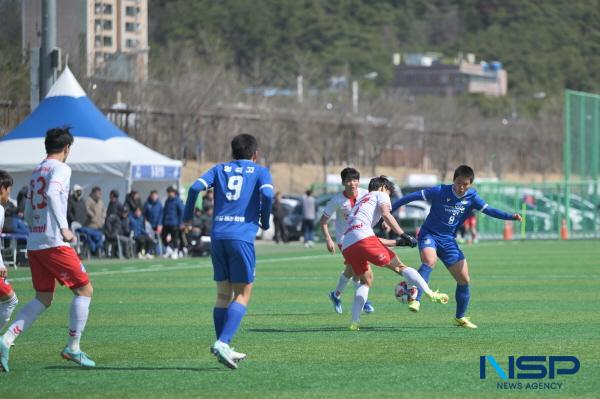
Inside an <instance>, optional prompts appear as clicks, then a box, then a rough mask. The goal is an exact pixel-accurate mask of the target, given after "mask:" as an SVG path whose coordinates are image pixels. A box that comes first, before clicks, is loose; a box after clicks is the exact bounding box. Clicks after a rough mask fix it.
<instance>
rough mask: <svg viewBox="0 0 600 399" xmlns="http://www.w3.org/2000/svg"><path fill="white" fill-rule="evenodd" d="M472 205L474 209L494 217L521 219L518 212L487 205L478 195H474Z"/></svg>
mask: <svg viewBox="0 0 600 399" xmlns="http://www.w3.org/2000/svg"><path fill="white" fill-rule="evenodd" d="M473 206H474V208H475V209H477V210H479V211H481V213H484V214H486V215H488V216H490V217H493V218H495V219H501V220H518V221H519V222H520V221H521V220H522V219H523V218H522V217H521V215H519V214H518V213H512V214H511V213H507V212H504V211H501V210H500V209H496V208H492V207H491V206H488V204H487V203H486V202H485V201H484V200H483V199H482V198H481V197H480V196H479V195H475V198H474V199H473Z"/></svg>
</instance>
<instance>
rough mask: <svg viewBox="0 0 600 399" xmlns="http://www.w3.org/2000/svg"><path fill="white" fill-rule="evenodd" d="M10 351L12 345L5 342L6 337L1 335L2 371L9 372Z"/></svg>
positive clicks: (0, 358) (0, 354)
mask: <svg viewBox="0 0 600 399" xmlns="http://www.w3.org/2000/svg"><path fill="white" fill-rule="evenodd" d="M9 353H10V346H8V345H5V344H4V337H0V372H5V373H8V372H9V371H10V369H9V368H8V354H9Z"/></svg>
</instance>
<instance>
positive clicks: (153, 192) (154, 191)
mask: <svg viewBox="0 0 600 399" xmlns="http://www.w3.org/2000/svg"><path fill="white" fill-rule="evenodd" d="M152 194H156V195H158V191H156V190H152V191H150V195H152Z"/></svg>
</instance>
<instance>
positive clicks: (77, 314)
mask: <svg viewBox="0 0 600 399" xmlns="http://www.w3.org/2000/svg"><path fill="white" fill-rule="evenodd" d="M91 301H92V298H90V297H87V296H75V297H73V301H72V302H71V311H70V312H69V341H68V343H67V345H68V347H69V349H70V350H72V351H73V352H79V351H80V350H81V349H80V348H79V340H80V339H81V334H82V333H83V330H84V329H85V323H86V322H87V319H88V315H89V314H90V302H91Z"/></svg>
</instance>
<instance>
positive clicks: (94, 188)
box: [90, 186, 102, 194]
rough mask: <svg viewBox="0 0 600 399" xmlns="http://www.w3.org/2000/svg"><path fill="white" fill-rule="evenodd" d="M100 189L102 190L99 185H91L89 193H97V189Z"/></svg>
mask: <svg viewBox="0 0 600 399" xmlns="http://www.w3.org/2000/svg"><path fill="white" fill-rule="evenodd" d="M101 190H102V189H101V188H100V187H98V186H94V187H92V191H91V193H90V194H94V193H97V192H98V191H101Z"/></svg>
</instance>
